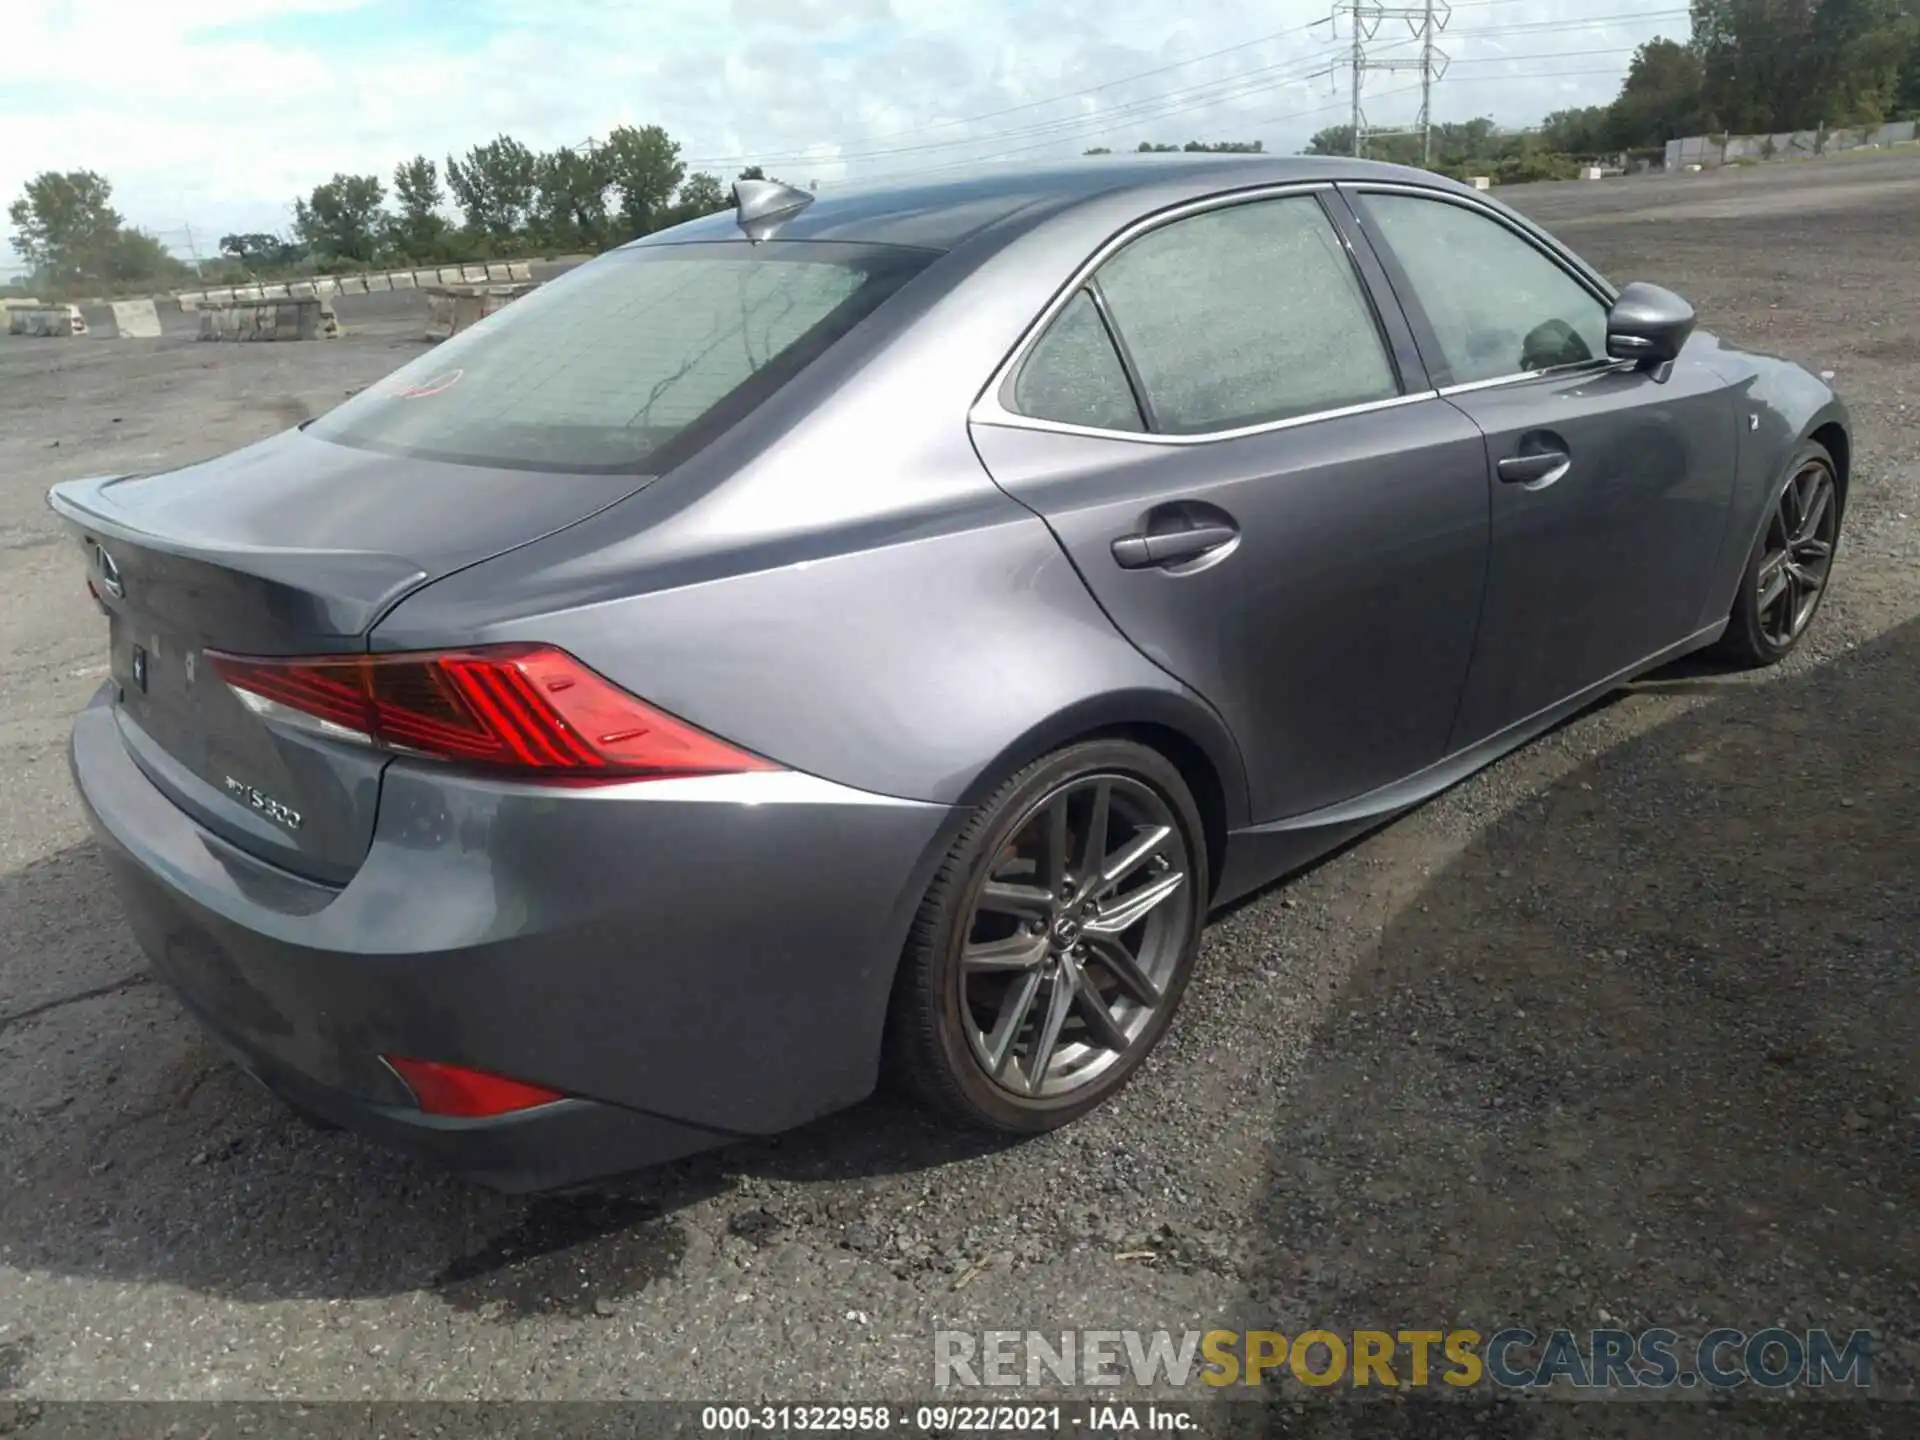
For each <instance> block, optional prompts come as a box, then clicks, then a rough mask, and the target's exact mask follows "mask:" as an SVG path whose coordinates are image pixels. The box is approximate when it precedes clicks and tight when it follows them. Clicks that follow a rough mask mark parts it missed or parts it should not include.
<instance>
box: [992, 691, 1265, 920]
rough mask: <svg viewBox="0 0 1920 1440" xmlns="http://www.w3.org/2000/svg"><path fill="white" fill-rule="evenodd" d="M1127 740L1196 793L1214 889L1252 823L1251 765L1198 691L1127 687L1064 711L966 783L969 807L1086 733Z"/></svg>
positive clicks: (1091, 737)
mask: <svg viewBox="0 0 1920 1440" xmlns="http://www.w3.org/2000/svg"><path fill="white" fill-rule="evenodd" d="M1098 739H1126V740H1132V741H1135V742H1136V743H1138V744H1142V745H1145V746H1146V747H1147V748H1148V749H1151V750H1154V751H1156V752H1158V753H1159V754H1160V755H1163V756H1164V757H1166V759H1167V761H1168V763H1170V764H1171V765H1172V766H1173V767H1174V768H1175V769H1176V770H1178V771H1179V772H1180V778H1181V779H1183V780H1184V781H1186V783H1187V789H1188V790H1189V791H1191V792H1192V794H1193V800H1194V805H1195V806H1196V808H1198V810H1199V811H1200V820H1201V824H1202V826H1203V827H1204V829H1205V832H1206V833H1205V835H1204V836H1203V837H1202V838H1203V839H1204V841H1205V843H1206V847H1207V880H1208V886H1209V890H1210V891H1211V890H1212V889H1213V888H1215V887H1217V886H1218V885H1219V883H1220V873H1221V867H1222V864H1223V862H1224V860H1225V858H1226V843H1227V835H1228V834H1229V833H1230V832H1231V831H1233V830H1237V829H1239V828H1241V827H1242V826H1244V825H1245V824H1246V823H1247V779H1246V769H1245V765H1244V763H1243V761H1242V760H1241V757H1240V747H1239V745H1238V744H1237V743H1236V742H1235V741H1234V738H1233V736H1232V734H1231V733H1230V732H1229V731H1228V729H1227V726H1226V722H1225V721H1223V720H1222V719H1221V718H1220V717H1219V716H1218V715H1217V714H1215V713H1214V712H1213V711H1212V710H1211V709H1209V708H1208V707H1207V706H1206V705H1205V703H1204V702H1202V701H1201V700H1200V699H1199V698H1198V697H1197V696H1191V695H1185V694H1181V693H1177V692H1169V691H1164V690H1127V691H1120V692H1116V693H1111V694H1105V695H1099V696H1093V697H1089V698H1087V699H1085V700H1081V701H1079V702H1077V703H1075V704H1073V705H1070V706H1068V707H1067V708H1065V709H1063V710H1060V711H1056V712H1055V713H1054V714H1052V715H1050V716H1048V717H1047V719H1045V720H1044V721H1042V722H1041V723H1039V724H1038V725H1035V726H1033V727H1032V728H1031V729H1029V730H1027V731H1026V732H1025V733H1023V734H1022V735H1021V736H1020V737H1019V738H1018V739H1016V740H1015V741H1013V743H1012V744H1010V745H1008V746H1007V747H1006V748H1005V749H1003V750H1002V751H1001V752H1000V753H999V754H998V755H996V756H994V758H993V759H992V761H990V762H989V763H988V764H987V765H986V766H984V767H983V768H982V769H981V770H980V771H979V773H978V774H976V775H975V776H974V778H973V780H972V782H971V783H970V784H969V785H968V786H967V787H966V790H965V791H964V793H963V794H962V796H961V799H960V805H961V807H962V808H969V809H970V808H972V807H974V806H977V805H979V804H981V803H982V802H984V801H985V800H986V798H987V797H988V796H989V795H991V794H992V793H993V792H994V791H995V790H996V789H997V788H999V786H1000V785H1001V784H1002V783H1004V781H1005V780H1006V778H1007V777H1008V776H1009V775H1012V774H1014V773H1016V772H1017V771H1019V770H1021V769H1024V768H1025V767H1026V766H1028V765H1031V764H1032V763H1033V762H1034V761H1036V760H1038V759H1040V758H1041V757H1042V756H1045V755H1049V754H1052V753H1053V752H1054V751H1056V750H1061V749H1064V748H1066V747H1067V746H1069V745H1077V744H1079V743H1081V742H1082V741H1086V740H1098Z"/></svg>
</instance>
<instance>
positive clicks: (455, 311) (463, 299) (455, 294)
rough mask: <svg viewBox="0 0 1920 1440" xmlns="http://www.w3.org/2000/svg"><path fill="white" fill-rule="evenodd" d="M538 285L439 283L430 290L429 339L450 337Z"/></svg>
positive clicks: (428, 311)
mask: <svg viewBox="0 0 1920 1440" xmlns="http://www.w3.org/2000/svg"><path fill="white" fill-rule="evenodd" d="M538 288H539V287H538V286H537V285H533V284H524V285H512V284H509V285H436V286H434V287H432V288H431V289H429V290H428V291H427V339H429V340H447V339H451V338H452V337H453V336H455V335H458V334H459V333H460V332H461V331H462V330H465V329H466V328H467V327H468V326H471V325H477V324H479V323H480V321H482V320H484V319H486V318H487V316H489V315H491V314H493V313H494V312H495V311H496V310H503V309H505V308H506V307H507V306H508V305H510V304H512V303H513V302H514V301H515V300H518V299H519V298H520V297H521V296H522V295H525V294H527V293H528V292H529V291H531V290H536V289H538Z"/></svg>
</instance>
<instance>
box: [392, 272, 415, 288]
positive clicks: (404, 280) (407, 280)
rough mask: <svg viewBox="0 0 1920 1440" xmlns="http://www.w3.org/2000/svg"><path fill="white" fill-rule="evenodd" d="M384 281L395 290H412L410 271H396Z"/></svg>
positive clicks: (411, 274) (411, 273)
mask: <svg viewBox="0 0 1920 1440" xmlns="http://www.w3.org/2000/svg"><path fill="white" fill-rule="evenodd" d="M386 281H387V284H388V285H389V286H391V287H392V288H393V289H395V290H411V289H413V272H412V271H411V270H396V271H394V272H393V273H392V274H391V275H389V276H387V277H386Z"/></svg>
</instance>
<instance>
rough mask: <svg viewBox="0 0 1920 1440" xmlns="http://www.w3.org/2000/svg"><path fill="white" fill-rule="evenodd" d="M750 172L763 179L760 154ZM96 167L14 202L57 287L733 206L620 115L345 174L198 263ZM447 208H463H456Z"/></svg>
mask: <svg viewBox="0 0 1920 1440" xmlns="http://www.w3.org/2000/svg"><path fill="white" fill-rule="evenodd" d="M740 178H741V179H748V180H758V179H764V178H766V177H765V174H764V172H763V171H762V170H761V168H760V167H759V166H757V165H756V166H750V167H749V168H747V169H746V170H743V171H741V172H740ZM112 197H113V186H112V184H111V183H110V182H109V181H108V180H107V178H106V177H105V176H103V175H100V174H97V173H96V172H94V171H91V170H71V171H45V172H42V173H41V174H39V175H36V176H34V178H33V179H31V180H29V181H28V182H27V184H26V186H25V188H24V189H23V190H22V192H21V194H20V197H19V198H18V199H17V200H15V201H14V202H13V203H12V205H10V206H9V207H8V210H7V215H8V218H9V219H11V220H12V222H13V226H14V231H15V234H14V240H13V247H14V249H15V250H17V251H18V252H19V253H20V256H21V258H22V259H23V260H25V261H26V263H27V265H28V266H29V267H30V269H31V270H32V272H33V276H32V283H33V284H34V285H35V286H44V287H48V288H50V289H53V290H56V291H60V290H68V291H70V290H78V289H86V288H91V287H97V288H101V289H115V288H124V287H131V286H139V285H150V286H177V285H182V284H185V283H187V282H189V281H191V280H194V279H196V278H197V279H199V280H200V281H202V282H205V283H210V284H219V283H227V282H231V281H234V280H241V279H245V278H247V277H248V276H257V275H262V274H273V273H288V272H301V273H305V272H317V273H322V274H325V273H337V272H341V271H348V270H355V269H363V268H367V267H370V266H378V265H422V266H430V265H441V264H451V263H455V262H459V261H473V260H489V259H506V258H515V257H521V256H527V255H539V254H561V253H580V252H587V253H590V252H594V251H599V250H603V249H606V248H608V247H610V246H613V245H619V244H623V243H625V242H626V241H628V240H632V239H634V238H636V237H638V236H641V235H646V234H650V233H652V232H653V231H655V230H662V229H665V228H667V227H668V226H670V225H678V224H680V223H681V222H682V221H685V220H692V219H697V218H698V217H699V216H702V215H711V214H714V213H716V212H717V211H721V210H724V209H726V208H727V206H728V205H729V204H731V203H732V202H731V198H730V196H729V194H728V191H727V187H726V186H725V185H723V184H722V182H721V180H720V177H719V176H717V175H713V174H709V173H707V172H705V171H696V172H694V173H692V174H689V173H688V171H687V167H686V164H685V163H684V161H682V159H681V152H680V146H679V143H678V142H677V141H675V140H674V139H673V138H672V137H670V136H669V135H668V134H667V133H666V131H665V130H663V129H661V128H660V127H659V126H658V125H644V126H626V125H623V126H619V127H617V128H615V129H614V130H613V131H612V132H611V133H609V134H608V136H607V137H606V139H605V140H602V141H597V142H589V143H588V144H586V145H582V146H579V147H574V148H566V149H559V150H549V151H537V150H534V149H532V148H530V147H529V146H527V145H525V144H523V143H522V142H521V141H519V140H516V139H514V138H513V137H512V136H511V135H500V136H497V137H495V138H494V139H492V140H489V141H487V142H486V143H485V144H482V145H475V146H473V147H472V148H471V149H469V150H468V151H467V152H466V154H465V155H461V156H454V155H449V156H447V157H446V164H445V168H444V169H443V168H442V167H441V165H440V164H439V163H437V162H436V161H434V160H433V159H431V158H430V157H428V156H426V155H415V156H414V157H413V158H412V159H411V160H405V161H402V162H401V163H400V164H398V165H396V166H395V167H394V169H393V175H392V184H391V187H390V188H389V186H388V184H387V183H386V182H384V181H383V180H382V179H381V177H380V176H378V175H346V174H338V175H335V176H334V177H333V178H332V179H331V180H327V181H324V182H322V183H321V184H318V185H316V186H314V187H313V189H312V190H311V191H309V192H308V193H307V194H305V195H302V196H298V197H296V198H295V200H294V202H293V223H292V226H291V227H290V229H289V230H288V231H287V232H286V233H285V234H280V233H273V232H266V231H259V232H251V233H246V234H231V235H224V236H222V237H221V238H220V244H219V250H220V258H219V259H217V260H211V261H208V262H206V263H203V264H201V265H199V266H198V267H197V270H196V268H195V267H190V266H188V265H187V264H185V263H184V262H182V261H180V260H178V259H176V258H175V257H174V256H173V255H171V254H169V253H168V251H167V248H166V246H165V245H163V244H161V242H160V241H159V240H158V239H157V238H156V237H154V236H153V235H150V234H148V233H147V232H145V231H143V230H140V229H138V228H137V227H132V226H129V225H128V224H127V223H126V220H125V218H124V217H123V216H122V215H121V214H120V212H119V211H117V210H115V209H114V208H113V205H112ZM449 209H451V210H453V211H455V212H457V214H458V217H459V218H458V219H457V220H456V219H453V218H450V217H449V214H448V213H447V212H448V211H449Z"/></svg>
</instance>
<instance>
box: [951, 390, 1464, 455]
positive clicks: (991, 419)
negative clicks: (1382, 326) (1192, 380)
mask: <svg viewBox="0 0 1920 1440" xmlns="http://www.w3.org/2000/svg"><path fill="white" fill-rule="evenodd" d="M1439 398H1440V392H1439V391H1438V390H1420V391H1416V392H1414V393H1413V394H1410V395H1393V396H1389V397H1388V398H1387V399H1385V400H1368V401H1365V402H1363V403H1361V404H1359V405H1344V406H1341V407H1340V408H1339V409H1337V410H1314V411H1311V412H1309V413H1308V414H1305V415H1289V416H1288V417H1287V418H1286V419H1284V420H1267V421H1263V422H1262V423H1260V424H1258V425H1242V426H1240V427H1239V428H1238V429H1234V430H1208V431H1205V432H1203V433H1201V434H1199V435H1168V434H1165V433H1163V432H1160V431H1155V430H1103V429H1101V428H1100V427H1098V426H1096V425H1069V424H1067V423H1066V422H1065V421H1062V420H1039V419H1035V418H1034V417H1033V416H1031V415H1019V414H1016V413H1015V412H1013V411H1011V410H1002V409H999V408H998V407H995V409H994V410H993V411H992V412H986V411H984V410H983V406H984V403H985V402H984V401H983V402H982V404H980V405H975V406H974V413H973V414H971V415H969V416H968V417H967V418H968V420H969V421H970V422H971V423H973V424H975V425H992V426H995V427H998V428H1000V429H1006V430H1043V431H1046V432H1047V433H1048V434H1051V435H1084V436H1087V437H1089V438H1091V439H1095V440H1130V441H1132V442H1133V443H1134V444H1136V445H1217V444H1219V443H1220V442H1221V441H1224V440H1244V439H1246V438H1247V437H1248V436H1250V435H1270V434H1272V433H1273V432H1274V431H1276V430H1293V429H1297V428H1298V427H1299V426H1302V425H1317V424H1319V423H1320V422H1321V421H1323V420H1345V419H1347V418H1349V417H1350V416H1354V415H1370V414H1372V413H1373V412H1374V411H1376V410H1397V409H1399V408H1400V407H1401V406H1403V405H1418V404H1420V403H1421V402H1423V401H1426V400H1437V399H1439Z"/></svg>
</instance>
